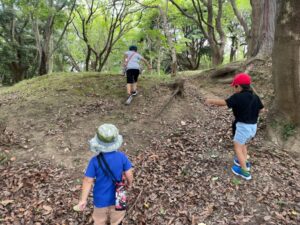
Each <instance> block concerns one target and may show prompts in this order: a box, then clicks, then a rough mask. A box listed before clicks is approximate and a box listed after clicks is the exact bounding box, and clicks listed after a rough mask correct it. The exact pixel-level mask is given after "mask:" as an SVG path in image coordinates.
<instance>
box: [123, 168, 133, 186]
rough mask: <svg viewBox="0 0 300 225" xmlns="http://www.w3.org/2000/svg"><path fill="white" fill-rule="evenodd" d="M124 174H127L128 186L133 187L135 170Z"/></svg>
mask: <svg viewBox="0 0 300 225" xmlns="http://www.w3.org/2000/svg"><path fill="white" fill-rule="evenodd" d="M124 174H125V178H126V181H127V186H128V187H131V185H132V182H133V169H129V170H127V171H126V172H125V173H124Z"/></svg>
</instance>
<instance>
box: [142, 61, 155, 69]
mask: <svg viewBox="0 0 300 225" xmlns="http://www.w3.org/2000/svg"><path fill="white" fill-rule="evenodd" d="M141 60H142V61H143V62H144V63H145V64H146V65H147V67H148V69H149V70H151V69H152V67H151V65H150V63H148V61H147V60H146V59H145V58H141Z"/></svg>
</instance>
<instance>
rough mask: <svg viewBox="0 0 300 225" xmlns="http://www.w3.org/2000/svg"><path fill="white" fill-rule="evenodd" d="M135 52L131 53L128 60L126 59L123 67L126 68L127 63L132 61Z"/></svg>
mask: <svg viewBox="0 0 300 225" xmlns="http://www.w3.org/2000/svg"><path fill="white" fill-rule="evenodd" d="M136 53H137V52H134V53H132V54H131V55H130V56H129V58H127V59H128V60H127V61H126V64H125V67H127V65H128V63H129V61H130V60H131V59H132V57H133V56H134V55H135V54H136Z"/></svg>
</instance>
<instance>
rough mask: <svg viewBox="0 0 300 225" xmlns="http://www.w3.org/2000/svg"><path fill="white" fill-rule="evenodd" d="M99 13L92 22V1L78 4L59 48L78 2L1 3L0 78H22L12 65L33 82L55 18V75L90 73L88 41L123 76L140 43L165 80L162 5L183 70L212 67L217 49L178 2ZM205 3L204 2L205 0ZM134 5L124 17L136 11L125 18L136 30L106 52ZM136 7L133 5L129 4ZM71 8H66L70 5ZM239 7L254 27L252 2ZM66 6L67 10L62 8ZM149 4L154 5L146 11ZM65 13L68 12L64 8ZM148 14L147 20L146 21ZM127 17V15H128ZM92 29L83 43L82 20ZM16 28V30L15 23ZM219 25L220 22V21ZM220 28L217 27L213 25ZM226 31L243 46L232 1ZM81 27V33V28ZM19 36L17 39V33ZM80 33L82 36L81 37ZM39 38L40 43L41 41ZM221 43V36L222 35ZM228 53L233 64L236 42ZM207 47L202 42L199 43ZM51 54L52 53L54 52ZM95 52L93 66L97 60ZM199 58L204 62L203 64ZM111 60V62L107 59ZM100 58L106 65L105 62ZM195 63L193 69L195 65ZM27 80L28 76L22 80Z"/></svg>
mask: <svg viewBox="0 0 300 225" xmlns="http://www.w3.org/2000/svg"><path fill="white" fill-rule="evenodd" d="M96 2H97V4H94V6H93V10H94V13H93V15H92V16H91V19H90V20H89V21H87V19H88V14H89V12H90V11H89V9H88V6H90V5H89V4H90V3H91V1H87V2H84V1H77V5H76V11H75V12H74V13H73V14H72V17H71V18H72V19H73V20H72V23H71V24H70V26H69V27H68V29H67V30H66V34H65V36H64V37H63V38H62V40H61V42H60V44H59V45H58V46H57V41H58V40H59V39H60V35H61V34H62V32H63V29H64V26H65V24H66V22H67V20H68V18H69V12H70V6H71V5H72V3H73V0H62V1H50V0H40V1H37V0H3V1H1V2H0V34H1V35H0V76H1V80H2V81H3V82H6V83H12V82H15V80H16V79H17V78H15V77H16V76H19V75H20V74H16V69H15V68H14V69H13V68H12V66H11V65H12V63H15V64H17V65H18V68H19V69H20V70H21V69H22V74H21V75H22V77H24V78H30V77H33V76H36V75H38V66H39V65H38V63H39V55H40V53H39V49H38V46H42V45H43V44H44V42H43V41H44V40H46V37H45V36H44V35H45V33H46V32H47V25H48V22H49V18H52V17H53V22H54V23H53V33H52V34H51V35H50V36H49V37H50V38H51V44H52V45H53V47H54V48H57V49H56V51H55V52H54V53H53V54H52V55H50V57H51V58H52V59H51V60H52V61H53V69H54V71H69V70H71V69H72V68H75V67H74V66H77V68H79V69H80V70H84V68H85V66H84V65H85V62H86V57H87V55H86V54H87V43H88V44H89V45H90V46H91V47H92V48H93V51H94V52H96V53H97V54H98V55H99V54H100V52H101V51H102V50H104V51H109V54H108V59H107V61H106V62H105V65H104V68H103V71H107V72H108V71H112V72H114V73H118V72H120V71H121V64H122V59H123V54H124V52H125V51H127V49H128V47H129V46H130V45H132V44H134V45H137V46H138V48H139V53H140V54H141V55H143V56H144V57H145V58H146V59H147V60H148V61H150V62H151V64H152V67H153V68H154V70H156V71H154V72H153V73H154V74H156V75H157V76H160V75H162V76H165V73H168V72H169V70H170V64H171V55H170V47H169V45H168V42H167V38H166V35H165V31H164V27H163V21H162V17H161V15H160V11H159V9H158V8H157V7H161V8H162V10H164V11H167V17H168V23H169V27H170V33H171V34H172V37H173V42H174V46H175V49H176V52H177V55H178V60H179V61H178V62H179V64H178V66H179V68H180V69H182V70H191V69H192V67H193V69H199V68H201V69H203V68H207V67H209V66H210V65H211V48H210V46H209V45H208V42H207V40H206V38H205V35H204V34H203V33H202V32H201V30H200V29H199V26H198V25H197V24H196V23H195V21H194V20H191V19H190V18H187V17H185V16H183V14H182V12H180V11H179V10H178V9H177V8H176V7H175V6H174V5H173V4H171V3H170V2H169V4H168V7H167V5H166V1H165V0H145V1H142V3H143V6H141V5H139V4H137V3H133V2H132V1H129V0H126V1H119V2H118V3H117V4H119V5H118V6H117V7H116V8H112V7H110V6H111V0H105V1H95V3H96ZM200 2H201V1H200ZM122 3H126V4H128V6H129V7H128V8H126V9H125V10H124V13H127V12H129V11H133V12H134V13H132V14H130V16H129V17H128V18H127V17H126V19H125V20H124V22H125V24H128V25H131V26H132V25H133V26H134V27H133V28H132V29H128V30H126V32H124V34H122V35H121V37H120V38H119V39H113V41H114V40H116V42H115V43H114V44H113V46H112V48H111V49H110V48H109V49H106V43H107V42H106V40H107V37H108V35H109V34H111V30H110V24H111V22H112V19H113V18H114V16H115V15H116V14H115V11H113V10H114V9H115V10H117V9H119V8H120V6H121V5H120V4H122ZM129 3H130V4H129ZM176 3H177V4H179V5H180V6H181V7H183V9H184V10H185V12H186V13H188V14H190V15H192V16H195V15H196V11H195V8H194V7H193V4H192V1H191V0H188V1H186V0H176ZM64 4H65V5H64ZM236 4H237V7H238V8H239V10H240V12H241V14H242V15H243V16H244V17H245V18H246V20H247V21H248V23H249V25H250V22H251V21H250V19H249V18H250V13H251V5H250V2H249V1H248V0H236ZM217 5H218V4H217V1H213V11H214V19H215V18H216V15H217V12H218V10H217ZM62 6H64V7H62ZM144 6H149V7H144ZM200 6H201V7H202V12H203V18H204V19H205V20H206V19H207V10H206V7H205V5H203V3H202V2H201V3H200ZM59 9H62V10H59ZM141 12H142V17H140V15H141ZM124 15H125V14H124ZM83 18H84V22H85V23H84V26H85V28H86V37H87V39H88V42H87V43H85V42H84V41H83V39H84V37H83V36H82V34H81V33H82V27H83V24H82V19H83ZM12 22H13V23H14V24H15V30H14V32H12V30H11V24H12ZM35 22H37V26H38V30H39V34H36V33H35V30H34V28H33V27H34V26H33V24H35ZM214 23H215V22H214ZM213 25H214V26H215V24H213ZM222 27H223V29H224V30H225V32H226V35H227V37H230V36H232V35H234V36H237V37H238V39H239V44H243V43H244V42H245V34H244V32H243V30H242V27H241V26H240V24H239V22H238V20H237V19H236V17H235V15H234V12H233V10H232V7H231V4H230V2H229V1H223V16H222ZM75 28H76V29H75ZM123 28H124V27H123V26H117V27H116V33H115V34H114V38H116V37H117V36H118V34H119V33H120V31H121V29H123ZM12 33H13V34H15V38H11V37H10V35H11V34H12ZM78 34H79V35H78ZM38 35H39V38H40V40H38V39H37V37H38ZM216 38H217V39H218V38H219V37H218V36H216ZM226 41H227V42H228V44H227V45H226V49H225V62H227V61H229V53H228V52H229V49H228V46H229V44H230V42H229V41H230V39H228V40H226ZM199 43H201V44H199ZM50 50H51V49H50ZM94 52H92V54H91V59H90V63H91V64H92V63H93V62H94V61H95V60H97V58H96V54H94ZM237 52H238V53H237V55H238V58H242V57H244V55H243V49H241V48H239V49H238V50H237ZM198 59H199V60H200V64H199V65H198V64H197V61H198ZM101 60H102V61H103V60H106V59H104V58H103V59H101ZM101 60H100V61H101ZM192 64H193V65H192ZM157 70H159V71H157ZM22 79H23V78H22Z"/></svg>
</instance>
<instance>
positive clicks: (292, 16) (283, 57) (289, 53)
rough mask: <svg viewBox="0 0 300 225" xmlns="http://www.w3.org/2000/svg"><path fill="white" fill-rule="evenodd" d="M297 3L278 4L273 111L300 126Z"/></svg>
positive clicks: (287, 0) (299, 10)
mask: <svg viewBox="0 0 300 225" xmlns="http://www.w3.org/2000/svg"><path fill="white" fill-rule="evenodd" d="M299 31H300V4H299V0H285V1H282V7H281V9H280V12H279V17H278V20H277V24H276V33H275V44H274V50H273V79H274V85H275V109H276V111H277V112H278V113H280V114H282V115H283V116H284V117H285V118H286V119H288V120H289V121H290V122H292V123H295V124H297V125H300V63H299V62H300V34H299Z"/></svg>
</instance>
